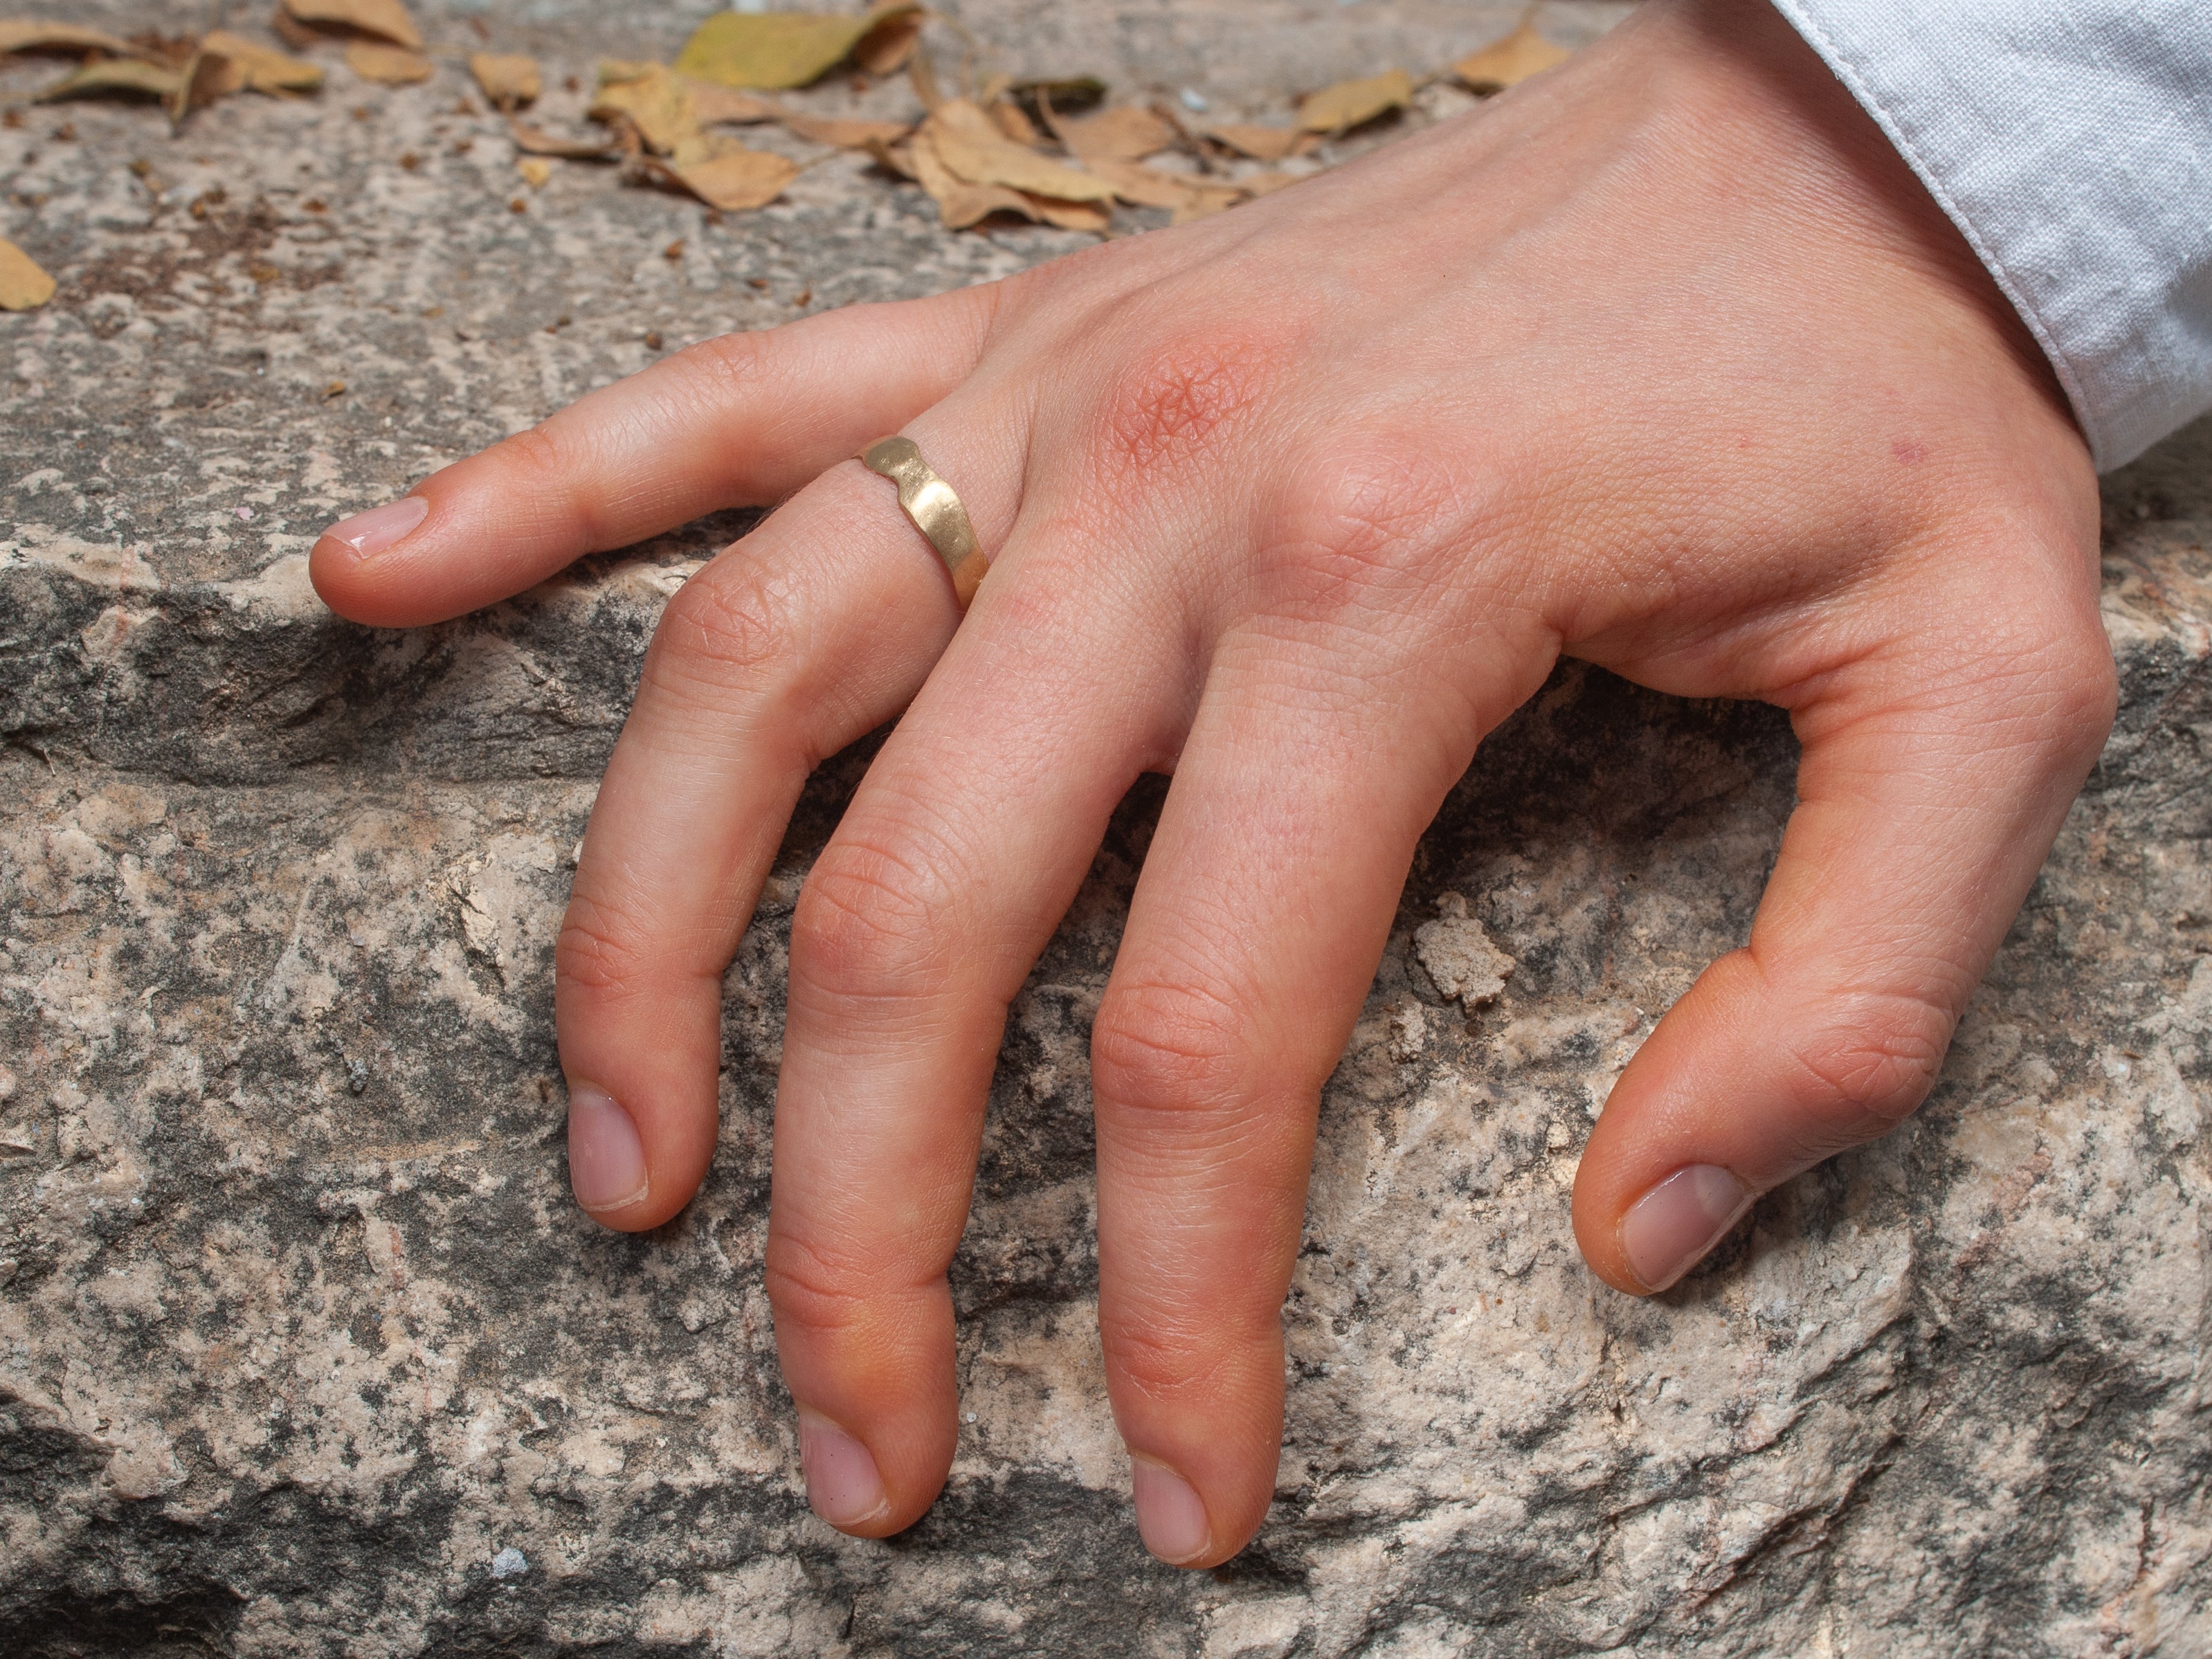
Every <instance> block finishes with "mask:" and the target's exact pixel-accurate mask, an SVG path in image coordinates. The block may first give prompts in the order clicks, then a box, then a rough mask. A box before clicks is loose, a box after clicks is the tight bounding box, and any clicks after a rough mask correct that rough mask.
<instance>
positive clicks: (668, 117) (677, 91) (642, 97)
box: [586, 64, 702, 155]
mask: <svg viewBox="0 0 2212 1659" xmlns="http://www.w3.org/2000/svg"><path fill="white" fill-rule="evenodd" d="M691 85H692V83H691V82H688V81H686V80H685V78H684V76H678V75H671V74H670V73H669V72H668V71H667V70H665V69H663V68H662V67H661V66H660V65H659V64H653V65H652V67H651V69H650V70H648V72H647V73H646V74H644V75H641V76H638V77H636V78H635V79H634V80H627V81H617V82H614V83H613V84H612V85H611V86H603V87H601V88H599V96H598V98H596V99H594V100H592V107H591V108H590V109H589V110H588V111H586V114H588V115H589V116H590V117H591V118H592V120H594V121H610V122H611V121H613V120H615V119H617V118H622V119H625V120H628V121H629V123H630V125H633V126H635V128H636V129H637V136H638V137H640V138H642V139H643V140H644V141H645V147H646V148H647V149H649V150H652V151H653V152H654V153H655V154H657V155H667V154H668V152H669V151H671V150H672V149H675V148H676V146H677V145H678V144H679V143H683V141H684V139H686V138H688V137H692V136H693V135H695V134H696V133H697V132H698V131H699V128H700V126H701V125H702V123H701V121H700V119H699V106H698V102H697V100H695V99H694V98H693V97H692V95H691V91H690V88H691Z"/></svg>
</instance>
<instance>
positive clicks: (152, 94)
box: [35, 58, 185, 104]
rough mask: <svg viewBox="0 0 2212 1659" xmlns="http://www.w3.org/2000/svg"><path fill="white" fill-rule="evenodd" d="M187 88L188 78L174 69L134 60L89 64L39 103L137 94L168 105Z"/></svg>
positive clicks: (60, 82) (41, 96) (46, 90)
mask: <svg viewBox="0 0 2212 1659" xmlns="http://www.w3.org/2000/svg"><path fill="white" fill-rule="evenodd" d="M184 84H185V77H184V76H182V75H180V74H179V73H178V72H177V71H176V70H173V69H163V68H162V67H161V65H160V64H146V63H141V62H139V61H138V60H137V58H110V59H108V60H106V62H103V63H97V64H86V65H85V66H84V67H83V68H82V69H81V70H77V71H76V74H74V75H70V76H64V77H63V78H62V79H61V80H58V81H57V82H54V83H53V85H52V86H50V87H47V88H44V89H43V90H41V91H40V92H39V93H38V94H36V95H35V101H36V102H39V103H41V104H49V103H52V102H53V101H54V100H57V99H61V98H84V97H96V96H98V95H99V94H101V93H106V92H130V93H137V94H140V95H141V96H143V97H147V98H159V99H160V100H162V102H164V103H167V101H168V100H171V99H173V98H174V97H175V96H176V95H177V93H178V91H179V88H182V87H183V86H184Z"/></svg>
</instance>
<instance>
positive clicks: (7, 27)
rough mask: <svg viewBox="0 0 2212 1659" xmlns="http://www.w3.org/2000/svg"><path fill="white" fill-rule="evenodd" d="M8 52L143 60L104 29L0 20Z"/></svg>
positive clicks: (2, 52)
mask: <svg viewBox="0 0 2212 1659" xmlns="http://www.w3.org/2000/svg"><path fill="white" fill-rule="evenodd" d="M9 52H67V53H69V54H70V55H72V56H74V55H76V53H79V52H106V53H108V54H109V55H111V56H112V57H116V58H143V57H144V56H145V54H144V53H143V52H141V51H139V49H138V48H137V47H136V46H132V45H131V43H130V42H129V41H128V40H123V39H121V38H120V37H119V36H117V35H112V34H110V33H107V31H106V30H105V29H88V28H86V27H84V26H83V25H82V24H79V23H48V22H44V21H40V19H38V18H35V17H9V18H0V58H4V57H6V56H7V55H8V54H9ZM14 308H15V309H20V308H21V307H14Z"/></svg>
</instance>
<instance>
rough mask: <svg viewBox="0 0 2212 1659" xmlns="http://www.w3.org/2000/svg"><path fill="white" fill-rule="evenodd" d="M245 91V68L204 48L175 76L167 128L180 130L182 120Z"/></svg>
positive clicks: (195, 53) (221, 54)
mask: <svg viewBox="0 0 2212 1659" xmlns="http://www.w3.org/2000/svg"><path fill="white" fill-rule="evenodd" d="M245 87H246V66H245V65H244V64H240V63H239V62H237V61H236V60H235V59H234V58H229V57H228V56H226V55H225V54H223V53H222V52H210V51H208V50H207V48H206V47H205V46H202V47H201V49H200V50H199V51H197V52H194V53H193V54H192V56H191V61H190V62H189V63H187V64H185V67H184V69H183V70H181V71H179V75H178V76H177V90H176V94H175V95H174V96H173V97H172V98H171V99H170V100H169V125H171V126H172V127H181V126H183V125H184V124H185V117H186V116H187V115H190V114H191V112H193V111H194V110H196V109H204V108H206V107H207V106H209V105H210V104H212V103H213V102H215V100H216V99H218V98H228V97H229V96H230V94H233V93H234V92H240V91H243V90H244V89H245Z"/></svg>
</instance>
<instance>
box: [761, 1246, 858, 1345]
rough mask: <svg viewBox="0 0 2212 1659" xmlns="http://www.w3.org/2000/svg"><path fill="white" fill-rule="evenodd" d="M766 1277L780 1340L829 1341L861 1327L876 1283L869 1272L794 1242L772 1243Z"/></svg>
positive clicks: (763, 1265)
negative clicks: (813, 1338) (827, 1338)
mask: <svg viewBox="0 0 2212 1659" xmlns="http://www.w3.org/2000/svg"><path fill="white" fill-rule="evenodd" d="M762 1276H763V1279H764V1281H765V1284H766V1288H767V1291H768V1303H769V1310H770V1311H771V1312H772V1313H773V1314H774V1315H775V1324H776V1330H777V1332H778V1334H779V1335H780V1336H781V1337H788V1336H791V1335H793V1334H808V1335H830V1334H836V1333H839V1332H842V1331H848V1330H850V1329H852V1328H854V1326H856V1325H859V1324H860V1323H861V1322H863V1320H864V1317H865V1316H866V1309H867V1305H868V1302H869V1296H870V1291H871V1289H872V1279H871V1277H870V1275H869V1273H868V1272H867V1270H866V1267H865V1266H864V1265H863V1264H861V1263H860V1262H857V1261H852V1260H849V1259H848V1258H846V1257H843V1256H841V1255H837V1254H835V1253H831V1252H827V1251H824V1250H822V1249H817V1248H815V1247H813V1246H811V1245H809V1244H806V1243H803V1242H802V1241H800V1240H799V1239H796V1238H794V1237H792V1236H791V1235H790V1234H789V1233H786V1232H778V1233H773V1234H771V1235H770V1236H769V1242H768V1249H767V1252H766V1256H765V1260H764V1261H763V1264H762Z"/></svg>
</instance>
